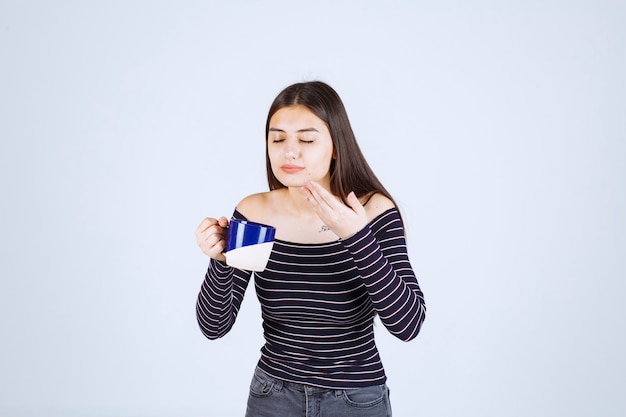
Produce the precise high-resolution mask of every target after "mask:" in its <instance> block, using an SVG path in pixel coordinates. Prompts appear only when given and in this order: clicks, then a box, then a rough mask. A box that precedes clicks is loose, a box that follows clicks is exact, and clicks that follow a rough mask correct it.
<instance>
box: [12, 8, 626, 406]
mask: <svg viewBox="0 0 626 417" xmlns="http://www.w3.org/2000/svg"><path fill="white" fill-rule="evenodd" d="M240 3H241V4H240ZM470 3H471V4H470ZM625 18H626V6H625V4H624V2H620V1H609V0H580V1H556V0H546V1H535V0H525V1H522V0H516V1H508V2H490V1H474V2H464V1H438V2H428V3H427V2H421V1H416V2H410V1H405V2H402V1H391V2H382V1H377V2H375V1H356V0H355V1H343V2H342V1H337V0H329V1H318V2H306V4H299V3H298V2H291V1H289V2H288V1H255V2H253V1H249V2H226V1H224V2H214V1H213V2H211V1H176V2H174V1H171V2H164V1H160V2H159V1H141V2H139V1H130V2H127V1H91V2H83V1H56V2H47V1H17V0H14V1H11V0H9V1H7V0H3V1H2V2H0V137H1V145H0V146H1V147H0V174H1V176H0V186H1V195H2V200H1V201H2V203H1V208H0V211H1V212H0V213H1V220H0V236H1V241H0V257H1V263H0V274H1V283H0V334H1V335H2V336H1V337H2V339H1V343H0V415H1V416H3V417H4V416H11V417H19V416H81V417H85V416H87V417H89V416H94V417H96V416H146V417H148V416H177V417H185V416H241V415H243V410H244V408H245V399H246V396H247V387H248V383H249V380H250V377H251V373H252V369H253V367H254V364H255V363H256V361H257V359H258V355H259V351H258V350H259V348H260V345H261V342H262V341H261V332H260V320H259V317H258V315H259V309H258V305H257V304H256V300H255V297H254V293H253V291H250V292H249V293H248V296H247V299H246V303H245V306H244V309H243V310H242V312H241V315H240V319H239V321H238V323H237V325H236V327H235V329H234V330H233V331H232V332H231V334H229V335H228V336H227V337H225V338H224V339H222V340H219V341H214V342H210V341H208V340H205V339H204V338H203V336H202V335H201V334H200V331H199V330H198V328H197V325H196V322H195V311H194V307H195V297H196V295H197V291H198V289H199V286H200V283H201V280H202V277H203V273H204V270H205V267H206V264H207V259H206V258H205V257H204V256H203V255H202V254H201V253H200V251H199V250H198V249H197V247H196V246H195V241H194V229H195V227H196V224H197V223H198V222H199V221H200V220H201V219H202V218H203V217H204V216H206V215H212V216H216V215H229V214H230V213H231V212H232V209H233V207H234V205H235V204H236V203H237V202H238V201H239V199H241V198H242V197H243V196H245V195H247V194H249V193H252V192H256V191H262V190H265V189H266V184H265V180H264V176H265V171H264V156H263V127H264V121H265V116H266V112H267V109H268V106H269V104H270V102H271V100H272V99H273V98H274V96H275V95H276V94H277V93H278V92H279V91H280V90H281V89H282V88H283V87H285V86H286V85H288V84H291V83H293V82H297V81H302V80H310V79H321V80H323V81H326V82H329V83H330V84H331V85H333V86H334V87H335V88H336V89H337V90H338V92H339V93H340V94H341V95H342V97H343V98H344V101H345V104H346V106H347V108H348V112H349V114H350V116H351V120H352V122H353V127H354V129H355V131H356V133H357V136H358V138H359V140H360V142H361V145H362V147H363V150H364V152H365V154H366V156H367V157H368V158H369V160H370V162H371V165H372V166H373V167H374V169H375V171H376V172H377V173H378V174H379V176H380V177H381V179H382V180H383V181H384V183H385V184H386V185H387V186H388V187H389V188H390V189H391V191H392V192H393V193H394V195H395V197H396V198H397V200H398V202H399V204H400V206H401V209H402V211H403V213H404V216H405V220H406V222H407V224H408V233H409V245H410V255H411V259H412V261H413V264H414V267H415V269H416V271H417V272H418V274H419V277H420V283H421V285H422V287H423V290H424V292H425V295H426V300H427V304H428V308H429V310H428V317H427V321H426V323H425V325H424V328H423V332H422V334H421V335H420V336H419V337H418V338H417V339H416V340H415V341H413V342H411V343H408V344H404V343H402V342H399V341H396V340H393V339H392V338H391V337H390V336H388V335H387V334H386V333H385V331H384V329H382V328H381V326H379V329H378V330H379V332H378V333H379V347H380V349H381V352H382V356H383V361H384V362H385V365H386V367H387V372H388V374H389V385H390V386H391V389H392V391H393V392H392V401H393V405H394V415H396V416H428V417H449V416H458V415H464V416H469V417H486V416H494V417H496V416H497V417H501V416H507V417H521V416H528V415H531V416H565V415H567V416H623V415H624V414H626V402H625V400H624V396H623V392H624V388H625V387H626V381H625V378H624V375H625V374H626V360H625V358H624V352H625V351H626V341H625V340H624V339H625V332H624V330H625V328H624V322H625V321H626V310H625V308H624V305H623V300H624V297H625V296H626V284H625V283H624V278H625V273H626V265H625V260H624V258H625V255H626V250H625V249H626V245H625V244H626V239H625V236H626V222H625V219H624V217H625V216H624V212H626V184H625V182H626V181H625V179H626V168H625V167H626V145H625V143H626V141H625V139H626V138H625V132H626V122H625V120H626V118H625V117H624V115H625V114H626V105H625V101H624V99H625V97H626V94H625V93H626V77H625V75H624V74H626V58H625V51H626V29H625V26H624V21H625V20H624V19H625Z"/></svg>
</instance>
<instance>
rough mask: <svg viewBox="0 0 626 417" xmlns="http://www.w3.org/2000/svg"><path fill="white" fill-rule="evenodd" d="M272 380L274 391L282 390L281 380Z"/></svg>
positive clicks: (282, 383)
mask: <svg viewBox="0 0 626 417" xmlns="http://www.w3.org/2000/svg"><path fill="white" fill-rule="evenodd" d="M272 379H273V380H274V391H277V392H278V391H281V390H282V389H283V385H284V382H283V380H282V379H277V378H272Z"/></svg>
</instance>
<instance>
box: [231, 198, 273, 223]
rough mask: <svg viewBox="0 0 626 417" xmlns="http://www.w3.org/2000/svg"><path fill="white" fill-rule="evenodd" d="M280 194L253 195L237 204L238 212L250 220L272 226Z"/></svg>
mask: <svg viewBox="0 0 626 417" xmlns="http://www.w3.org/2000/svg"><path fill="white" fill-rule="evenodd" d="M278 194H280V193H279V192H278V190H275V191H267V192H262V193H257V194H251V195H249V196H247V197H245V198H244V199H243V200H241V201H240V202H239V204H237V210H238V211H239V212H240V213H241V214H243V215H244V216H245V217H246V219H248V220H251V221H254V222H259V223H268V224H271V219H272V218H273V214H274V213H275V212H276V209H275V208H276V205H277V199H278V197H279V196H278Z"/></svg>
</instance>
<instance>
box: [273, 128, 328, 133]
mask: <svg viewBox="0 0 626 417" xmlns="http://www.w3.org/2000/svg"><path fill="white" fill-rule="evenodd" d="M269 131H270V132H283V133H284V132H285V131H284V130H283V129H279V128H277V127H270V128H269ZM304 132H318V133H319V130H317V129H316V128H314V127H307V128H305V129H299V130H296V133H304Z"/></svg>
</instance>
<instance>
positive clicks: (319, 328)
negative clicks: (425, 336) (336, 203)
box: [196, 208, 426, 389]
mask: <svg viewBox="0 0 626 417" xmlns="http://www.w3.org/2000/svg"><path fill="white" fill-rule="evenodd" d="M233 218H236V219H243V220H245V217H244V216H243V215H242V214H241V213H239V212H238V211H237V210H235V212H234V214H233ZM251 274H252V273H251V272H249V271H243V270H240V269H236V268H231V267H229V266H227V265H226V264H224V263H222V262H220V261H216V260H214V259H211V262H210V264H209V268H208V271H207V273H206V275H205V279H204V282H203V284H202V287H201V289H200V294H199V295H198V301H197V306H196V312H197V318H198V323H199V325H200V329H201V330H202V332H203V334H204V335H205V336H206V337H208V338H209V339H216V338H219V337H222V336H224V335H225V334H226V333H228V331H229V330H230V329H231V328H232V326H233V324H234V322H235V319H236V317H237V313H238V312H239V307H240V306H241V302H242V300H243V297H244V293H245V291H246V288H247V286H248V282H249V281H250V277H251ZM254 276H255V287H256V293H257V297H258V299H259V302H260V304H261V312H262V316H263V334H264V337H265V345H264V346H263V347H262V349H261V359H260V360H259V364H258V365H259V367H260V368H261V369H262V370H263V371H265V372H266V373H268V374H269V375H271V376H273V377H274V378H278V379H282V380H285V381H290V382H296V383H300V384H307V385H313V386H319V387H325V388H334V389H349V388H356V387H363V386H370V385H379V384H383V383H384V382H385V381H386V376H385V371H384V369H383V365H382V363H381V361H380V357H379V353H378V349H377V348H376V345H375V343H374V326H373V320H374V317H375V315H376V314H378V316H379V317H380V320H381V322H382V323H383V324H384V326H385V327H386V328H387V329H388V330H389V332H391V333H392V334H393V335H395V336H396V337H398V338H399V339H401V340H404V341H408V340H411V339H413V338H414V337H415V336H417V334H418V332H419V330H420V327H421V325H422V322H423V321H424V317H425V312H426V307H425V304H424V296H423V294H422V291H421V290H420V287H419V284H418V282H417V279H416V278H415V274H414V272H413V269H412V267H411V264H410V262H409V258H408V254H407V250H406V241H405V236H404V229H403V227H402V222H401V219H400V215H399V212H398V210H397V209H396V208H391V209H389V210H387V211H385V212H384V213H382V214H380V215H379V216H378V217H376V218H375V219H374V220H372V221H371V222H370V223H369V224H368V226H367V227H365V228H363V229H362V230H361V231H359V232H357V233H356V234H355V235H353V236H351V237H349V238H346V239H340V240H337V241H334V242H328V243H321V244H318V243H316V244H309V243H293V242H287V241H282V240H276V241H275V243H274V247H273V249H272V254H271V256H270V260H269V262H268V264H267V267H266V269H265V270H264V271H262V272H256V273H254Z"/></svg>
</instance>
